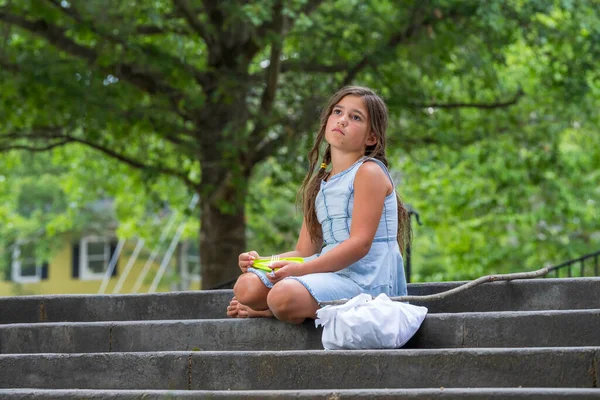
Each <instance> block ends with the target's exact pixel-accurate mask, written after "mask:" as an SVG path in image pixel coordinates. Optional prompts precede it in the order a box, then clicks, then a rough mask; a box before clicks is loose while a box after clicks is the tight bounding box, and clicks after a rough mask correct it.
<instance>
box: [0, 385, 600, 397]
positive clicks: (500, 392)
mask: <svg viewBox="0 0 600 400" xmlns="http://www.w3.org/2000/svg"><path fill="white" fill-rule="evenodd" d="M0 398H2V399H7V400H24V399H63V400H81V399H119V400H134V399H144V400H158V399H200V398H201V399H232V400H236V399H239V400H261V399H323V400H334V399H411V400H427V399H446V400H450V399H470V400H486V399H515V400H517V399H526V400H548V399H600V390H599V389H567V388H561V389H550V388H548V389H547V388H521V389H513V388H483V389H480V388H471V389H462V388H459V389H457V388H436V389H370V390H365V389H347V390H302V391H293V390H281V391H275V390H257V391H237V390H231V391H223V392H221V391H208V390H82V389H79V390H77V389H74V390H66V389H64V390H44V389H0Z"/></svg>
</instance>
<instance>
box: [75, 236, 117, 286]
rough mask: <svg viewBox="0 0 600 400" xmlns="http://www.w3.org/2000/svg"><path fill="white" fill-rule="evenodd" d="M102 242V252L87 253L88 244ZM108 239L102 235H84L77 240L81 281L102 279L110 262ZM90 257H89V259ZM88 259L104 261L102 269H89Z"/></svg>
mask: <svg viewBox="0 0 600 400" xmlns="http://www.w3.org/2000/svg"><path fill="white" fill-rule="evenodd" d="M90 243H104V254H102V255H101V256H98V255H93V256H90V254H88V253H89V252H88V244H90ZM110 257H111V253H110V239H109V238H108V237H104V236H85V237H83V238H82V239H81V240H80V242H79V279H81V280H83V281H96V280H102V279H103V278H104V275H105V274H106V269H107V268H108V264H109V262H110ZM90 258H91V259H90ZM90 261H104V270H103V271H102V272H95V271H92V270H91V269H90Z"/></svg>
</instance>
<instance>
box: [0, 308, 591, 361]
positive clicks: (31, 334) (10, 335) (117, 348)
mask: <svg viewBox="0 0 600 400" xmlns="http://www.w3.org/2000/svg"><path fill="white" fill-rule="evenodd" d="M599 332H600V309H596V310H572V311H520V312H513V311H510V312H489V313H457V314H429V315H427V317H426V318H425V321H424V322H423V325H422V326H421V328H420V329H419V331H418V332H417V334H416V335H415V336H414V337H413V338H412V339H411V341H410V342H409V343H408V344H407V345H406V346H405V347H407V348H469V347H472V348H478V347H565V346H566V347H568V346H573V347H577V346H600V334H599ZM321 333H322V330H321V329H320V328H318V329H317V328H315V326H314V322H313V321H307V322H305V323H304V324H302V325H300V326H295V325H291V324H285V323H282V322H280V321H276V320H274V319H265V318H257V319H237V318H236V319H231V318H230V319H219V320H183V321H170V320H166V321H115V322H66V323H36V324H6V325H0V353H2V354H19V353H100V352H153V351H191V350H201V351H220V350H305V349H322V348H323V347H322V344H321Z"/></svg>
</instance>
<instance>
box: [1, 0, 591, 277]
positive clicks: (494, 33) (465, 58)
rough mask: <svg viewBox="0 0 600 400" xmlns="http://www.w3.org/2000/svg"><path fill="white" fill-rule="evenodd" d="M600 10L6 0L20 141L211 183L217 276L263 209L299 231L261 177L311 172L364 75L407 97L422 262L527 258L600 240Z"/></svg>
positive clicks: (404, 180) (230, 270) (162, 178)
mask: <svg viewBox="0 0 600 400" xmlns="http://www.w3.org/2000/svg"><path fill="white" fill-rule="evenodd" d="M599 7H600V6H599V5H598V3H597V2H595V1H591V0H587V1H585V0H583V1H569V0H555V1H545V0H539V1H525V0H511V1H500V0H491V1H487V2H473V1H466V0H437V1H436V0H430V1H416V0H415V1H409V0H406V1H398V0H396V1H379V0H378V1H372V2H368V3H365V2H358V1H354V0H339V1H335V2H322V1H316V0H304V1H301V0H295V1H288V2H283V1H278V0H263V1H251V2H243V3H240V2H235V1H220V2H209V1H204V2H200V1H186V0H158V1H148V0H137V1H133V2H132V1H113V2H111V3H110V6H109V7H107V5H106V2H104V1H100V0H89V1H66V0H64V1H58V0H45V1H33V0H31V1H28V0H24V1H19V2H14V1H8V0H0V27H2V29H3V32H4V38H5V40H4V42H3V45H2V46H1V47H0V66H2V70H1V71H0V77H1V79H2V90H1V93H0V110H1V112H2V114H3V115H4V116H5V117H4V118H3V120H2V122H1V123H0V150H2V151H10V150H13V149H27V150H30V151H36V152H38V151H44V150H49V149H54V148H62V149H64V151H65V154H69V153H67V152H73V153H75V152H77V153H78V154H79V153H81V152H80V150H73V149H80V148H81V147H75V146H81V145H84V146H87V148H89V149H91V150H93V151H95V152H96V153H98V154H103V155H105V156H108V157H111V158H112V159H114V160H118V161H120V162H121V163H123V165H126V166H128V167H130V168H133V169H135V170H138V171H139V172H137V173H135V174H132V176H135V178H131V179H137V180H138V182H140V183H147V185H148V187H153V185H158V186H160V187H163V188H168V187H169V185H170V183H167V182H175V181H176V182H179V183H180V184H182V185H183V186H178V188H177V189H176V190H175V192H176V193H183V191H184V190H188V191H189V193H193V192H195V193H198V194H199V195H200V199H201V200H200V207H199V208H200V219H201V220H200V223H199V229H200V230H201V232H200V244H201V246H200V247H201V253H202V257H203V268H204V270H203V272H204V276H203V284H204V285H205V287H210V286H212V285H214V284H217V283H220V282H222V281H223V280H226V279H227V278H229V277H232V276H235V275H236V273H237V272H236V269H235V264H236V259H237V254H238V253H239V252H241V251H243V250H244V249H246V246H247V244H246V232H247V230H246V222H247V221H250V222H251V223H252V224H254V223H256V224H257V226H258V225H260V226H261V227H262V228H261V229H262V230H261V229H258V230H257V229H255V228H254V227H251V229H250V230H249V232H250V233H251V237H253V238H264V237H265V236H271V235H270V234H267V232H269V229H275V228H277V227H279V228H280V229H283V230H284V231H289V230H291V228H292V227H291V226H289V225H286V224H283V225H279V223H280V222H282V221H283V220H285V218H280V219H278V220H277V219H276V220H277V221H279V222H277V223H275V222H274V223H265V221H264V220H263V219H261V218H260V217H259V216H258V214H252V213H253V212H257V211H258V210H261V209H265V208H266V206H265V205H264V204H261V203H260V201H263V200H264V199H265V197H266V198H267V200H268V195H266V194H265V193H259V194H258V195H256V194H252V191H253V190H259V189H257V188H260V190H267V189H270V188H271V185H270V183H269V182H270V181H269V179H275V181H277V179H281V176H286V177H288V178H286V182H297V181H298V180H299V179H300V177H301V175H302V166H303V165H305V162H304V154H305V153H306V150H307V148H308V146H309V145H310V142H311V136H312V135H311V132H313V131H314V129H315V127H316V121H317V116H318V111H319V108H320V106H321V105H322V104H323V102H324V101H325V99H326V98H327V97H328V96H329V95H330V94H331V93H332V92H334V91H335V90H337V89H338V88H339V87H340V86H343V85H345V84H351V83H356V84H364V85H368V86H371V87H373V88H375V89H376V90H378V91H379V92H380V93H381V94H382V95H383V96H384V97H385V98H386V100H387V102H388V104H389V108H390V114H391V121H390V129H389V151H390V154H391V155H392V157H391V159H392V161H394V160H395V162H394V163H393V166H394V167H396V168H398V169H400V170H401V171H402V175H401V177H400V180H399V183H400V191H401V192H402V193H403V195H404V197H405V199H406V200H407V201H408V202H409V203H411V204H413V205H414V206H415V207H416V208H418V210H419V211H420V212H421V214H422V216H423V219H424V220H425V221H426V223H427V225H426V227H424V228H422V229H419V230H418V234H417V242H416V243H415V250H416V251H417V252H418V253H419V254H421V255H422V256H421V257H422V258H421V260H420V261H419V263H420V265H422V266H423V267H422V270H421V272H419V274H420V275H419V277H421V278H427V277H436V278H438V277H452V278H455V277H464V276H471V275H473V274H479V273H480V272H481V271H483V270H487V269H489V268H492V269H494V268H496V269H504V268H514V269H517V270H519V269H522V268H523V261H526V262H525V264H526V265H527V266H529V265H534V264H536V263H539V262H540V261H542V260H544V261H545V260H547V259H548V257H549V258H553V257H552V256H554V255H556V256H557V257H564V256H568V255H571V254H572V253H574V252H576V251H579V250H580V249H584V248H587V246H592V245H594V244H597V243H598V237H597V235H595V234H594V232H597V231H598V226H597V223H595V222H594V221H597V220H598V218H597V214H594V213H595V212H596V213H597V211H595V210H596V209H597V206H596V205H597V202H598V201H599V200H598V192H597V190H596V188H593V187H590V185H589V184H588V183H589V182H593V180H594V178H596V177H597V175H595V174H596V173H595V171H594V168H596V166H597V165H598V163H597V161H598V152H597V148H594V147H593V146H586V144H587V142H586V141H588V140H593V139H592V138H594V137H596V133H597V132H596V131H595V126H597V122H598V121H597V116H596V112H595V110H597V109H598V94H599V89H600V86H599V82H600V80H599V79H598V78H599V77H598V71H597V70H595V69H594V66H595V65H597V64H598V60H599V58H600V50H599V46H598V43H599V40H598V39H600V32H599V28H598V27H599V26H600V24H598V22H600V21H599V17H598V15H599V13H598V11H599V10H598V8H599ZM69 149H70V150H69ZM83 154H86V157H85V158H81V159H80V160H82V161H80V162H82V163H83V164H82V165H89V164H88V163H92V164H93V163H94V161H93V160H97V158H96V157H88V156H87V155H88V154H89V153H87V152H85V153H83ZM71 156H72V157H75V156H74V155H73V154H71ZM65 157H67V156H66V155H65ZM67 158H68V157H67ZM76 158H77V157H76ZM265 160H268V161H267V164H265ZM98 163H99V164H97V165H95V166H93V167H92V168H98V167H100V165H102V163H104V161H98ZM259 165H260V166H261V168H262V169H257V166H259ZM266 166H273V168H268V169H267V168H266ZM114 168H116V169H118V170H119V171H122V170H121V168H122V167H114ZM252 174H255V179H258V178H257V176H260V177H261V178H262V179H258V180H257V181H252V182H251V181H250V180H249V179H250V177H251V176H252ZM86 176H89V174H86ZM127 179H129V178H127ZM172 179H175V181H173V180H172ZM265 179H266V180H265ZM74 182H75V181H74ZM117 182H118V183H116V186H117V187H119V185H122V184H123V183H124V182H125V181H123V180H121V181H119V180H117ZM257 182H258V183H257ZM271 182H274V181H271ZM102 183H103V184H104V183H106V184H107V185H111V183H110V182H104V181H103V182H102ZM250 183H252V184H253V185H255V186H252V185H250ZM113 184H114V183H113ZM158 186H155V188H156V187H158ZM591 186H593V185H591ZM284 187H285V188H278V190H280V191H282V193H288V192H289V190H290V189H289V188H288V187H287V185H284ZM167 190H168V189H167ZM249 190H250V192H249ZM154 191H156V190H154ZM189 193H188V197H189ZM288 194H289V193H288ZM183 197H185V196H184V195H181V197H180V200H179V203H177V204H184V203H185V202H184V201H181V198H183ZM288 197H289V196H288ZM257 198H258V199H260V201H254V202H253V203H252V204H248V200H249V199H252V200H256V199H257ZM282 198H284V197H283V196H282ZM270 207H272V208H270V209H271V210H276V209H278V207H279V205H278V204H275V203H273V205H272V206H270ZM281 207H282V208H281V212H283V210H287V209H288V208H287V207H286V206H284V205H283V203H282V205H281ZM247 209H249V210H252V211H251V213H250V214H249V215H246V210H247ZM274 214H279V211H278V212H276V213H274ZM136 215H137V214H136ZM263 216H264V213H263ZM594 217H595V220H594ZM259 221H260V222H259ZM542 221H543V223H542ZM296 223H297V222H296ZM557 226H560V228H557ZM557 230H558V231H560V232H562V233H560V232H558V231H557ZM258 232H261V233H258ZM261 235H263V236H261ZM494 235H495V236H494ZM540 235H544V237H545V238H546V239H544V240H542V239H541V236H540ZM594 235H595V236H594ZM491 237H494V238H495V239H497V241H496V243H492V242H491V241H490V238H491ZM565 238H566V239H565ZM251 240H252V239H251ZM565 241H566V242H565ZM284 242H285V243H288V244H289V240H288V239H287V238H286V239H285V240H283V241H281V242H278V241H274V242H271V243H278V244H283V243H284ZM491 248H493V249H495V250H494V251H491V250H490V249H491ZM417 249H418V250H417ZM509 249H510V250H509ZM282 250H284V249H282ZM507 255H510V257H508V258H507ZM448 271H449V272H448Z"/></svg>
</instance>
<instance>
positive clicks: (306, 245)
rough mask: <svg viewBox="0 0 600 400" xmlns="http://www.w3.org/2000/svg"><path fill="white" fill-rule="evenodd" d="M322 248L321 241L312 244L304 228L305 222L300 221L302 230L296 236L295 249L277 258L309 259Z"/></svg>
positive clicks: (306, 229)
mask: <svg viewBox="0 0 600 400" xmlns="http://www.w3.org/2000/svg"><path fill="white" fill-rule="evenodd" d="M322 246H323V240H319V241H318V242H313V241H312V240H311V238H310V234H309V233H308V228H307V227H306V220H303V221H302V228H301V229H300V236H298V242H297V243H296V249H295V250H293V251H288V252H287V253H281V254H279V257H309V256H312V255H313V254H316V253H318V252H319V250H321V247H322Z"/></svg>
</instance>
